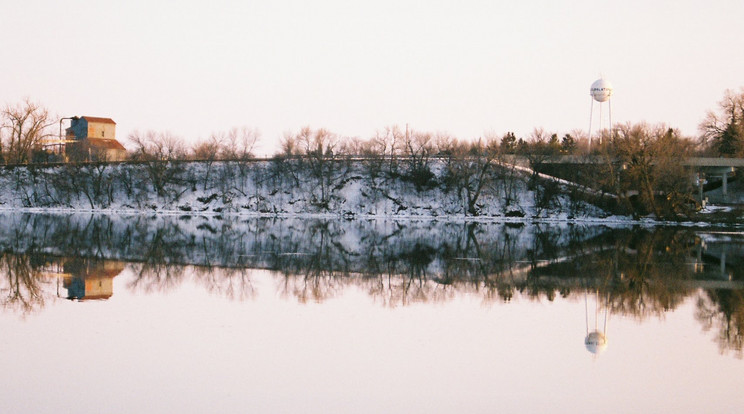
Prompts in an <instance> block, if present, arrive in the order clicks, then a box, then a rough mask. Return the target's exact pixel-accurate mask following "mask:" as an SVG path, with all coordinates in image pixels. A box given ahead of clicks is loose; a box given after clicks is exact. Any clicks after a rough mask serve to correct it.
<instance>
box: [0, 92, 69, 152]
mask: <svg viewBox="0 0 744 414" xmlns="http://www.w3.org/2000/svg"><path fill="white" fill-rule="evenodd" d="M0 116H2V129H3V131H4V134H3V136H2V138H3V139H2V140H0V141H5V142H4V144H0V149H4V150H5V154H4V155H5V160H6V162H7V163H10V164H16V163H27V162H30V161H31V159H32V152H33V151H34V150H40V149H41V143H42V140H44V139H45V138H48V137H50V136H52V133H51V132H50V127H51V126H52V125H54V124H55V123H56V120H52V116H51V115H50V114H49V111H48V110H47V109H46V108H44V107H43V106H41V105H40V104H38V103H35V102H32V101H31V100H29V99H26V100H24V101H23V102H21V103H19V104H16V105H15V106H11V105H6V106H5V108H3V110H2V113H1V114H0Z"/></svg>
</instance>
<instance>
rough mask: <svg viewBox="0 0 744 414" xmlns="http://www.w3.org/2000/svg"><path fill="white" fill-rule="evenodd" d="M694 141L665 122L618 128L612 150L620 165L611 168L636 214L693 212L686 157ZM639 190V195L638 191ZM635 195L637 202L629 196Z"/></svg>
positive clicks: (610, 178) (621, 194)
mask: <svg viewBox="0 0 744 414" xmlns="http://www.w3.org/2000/svg"><path fill="white" fill-rule="evenodd" d="M690 148H691V143H690V141H689V140H686V139H684V138H682V137H680V135H679V132H678V131H676V130H674V129H672V128H667V127H665V126H663V125H658V126H655V127H649V126H647V125H645V124H637V125H625V126H621V127H619V128H617V134H616V135H615V136H614V137H613V140H612V142H611V144H610V151H611V153H612V154H613V155H614V156H612V157H608V158H616V159H617V160H618V161H619V164H620V167H616V168H611V169H610V170H609V171H610V174H612V175H613V176H612V177H607V178H608V179H609V180H611V181H613V182H614V184H615V186H616V187H617V188H618V189H619V194H618V196H619V197H620V198H621V200H625V202H626V205H627V207H628V208H630V209H631V211H633V212H634V214H645V213H647V212H651V213H654V214H655V215H656V216H657V217H674V216H676V215H677V214H687V213H689V212H690V205H689V202H690V200H692V193H693V188H692V182H691V180H690V178H689V177H690V175H691V174H690V172H689V171H688V170H687V168H686V167H684V166H683V163H682V161H683V160H684V159H685V158H687V157H689V154H690ZM636 194H637V197H635V195H636ZM630 195H633V196H634V198H636V199H637V202H635V203H633V202H632V200H631V199H630V198H628V196H630Z"/></svg>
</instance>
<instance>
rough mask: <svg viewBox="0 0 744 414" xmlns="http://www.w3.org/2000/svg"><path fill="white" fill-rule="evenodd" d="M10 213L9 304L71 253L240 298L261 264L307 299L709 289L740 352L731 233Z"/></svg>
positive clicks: (147, 288) (38, 287)
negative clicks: (720, 237) (348, 293)
mask: <svg viewBox="0 0 744 414" xmlns="http://www.w3.org/2000/svg"><path fill="white" fill-rule="evenodd" d="M7 222H8V223H11V225H10V226H9V227H8V228H7V229H0V248H2V249H3V251H4V252H5V253H3V255H2V256H1V260H0V265H1V266H2V272H3V277H2V285H0V289H2V291H3V293H4V296H3V306H4V307H6V308H9V309H13V310H15V311H20V312H21V313H27V312H30V311H32V310H33V309H35V308H40V307H42V306H44V303H45V298H47V297H48V296H49V294H47V293H45V292H46V291H48V290H49V289H51V290H54V286H55V283H54V278H49V275H48V273H49V272H48V268H50V267H52V266H53V265H54V264H55V263H56V265H58V266H59V265H60V263H62V262H65V263H68V266H67V270H68V271H72V269H73V268H74V266H71V264H72V263H74V260H72V259H70V258H86V259H84V260H87V261H88V262H86V263H88V264H90V263H98V262H101V263H102V262H105V259H106V258H107V257H111V258H118V259H119V260H124V261H126V262H127V263H128V265H127V266H129V268H130V271H131V273H132V275H133V276H132V277H131V279H129V280H128V285H127V287H128V288H129V289H131V290H134V291H144V292H151V291H158V292H168V291H171V290H172V289H174V288H176V287H178V286H180V285H181V284H183V283H184V282H185V280H186V279H187V277H186V275H193V281H194V282H195V283H196V284H197V285H201V286H203V287H204V288H205V289H206V290H207V291H209V292H210V293H213V294H216V295H219V296H223V297H226V298H230V299H234V300H250V299H252V298H254V297H255V295H256V287H255V286H254V282H253V280H252V279H251V269H266V270H271V271H275V272H277V275H278V277H277V279H276V280H277V286H276V289H277V291H278V293H279V294H280V295H281V296H282V297H285V298H295V299H296V300H298V301H299V302H302V303H306V302H323V301H325V300H328V299H330V298H334V297H337V296H339V295H340V294H342V292H343V291H344V290H345V289H347V288H349V287H356V288H359V289H361V290H363V291H365V292H367V293H368V294H369V295H370V296H371V297H372V298H373V299H374V300H375V301H376V302H378V303H380V304H382V305H383V306H388V307H395V306H405V305H409V304H412V303H427V302H440V301H448V300H451V299H452V298H454V297H455V296H456V295H460V294H467V295H478V296H480V297H482V298H483V301H484V302H494V301H501V302H509V301H510V300H511V299H512V298H513V297H514V295H515V294H517V293H518V294H520V296H521V297H526V298H531V299H533V300H544V299H547V300H549V301H550V300H554V299H555V298H556V297H557V296H561V297H572V296H573V297H583V295H584V294H586V292H589V293H595V292H596V295H597V296H598V297H601V298H607V299H606V305H607V309H608V310H609V312H610V313H612V314H621V315H627V316H632V317H634V318H637V319H646V318H649V317H660V316H663V315H664V314H665V313H666V312H668V311H671V310H674V309H676V308H677V307H679V306H680V304H682V303H683V302H684V301H685V300H686V299H688V298H691V297H695V295H698V296H699V298H698V300H697V302H696V303H697V309H698V310H697V318H698V320H699V321H700V322H701V323H702V325H703V327H704V328H705V329H706V330H715V331H717V332H718V336H717V338H718V342H719V344H720V345H721V348H722V349H726V350H733V351H735V352H737V353H738V355H740V356H741V353H742V324H743V323H744V317H742V314H743V313H744V301H743V300H742V295H743V293H742V292H743V291H742V289H743V288H744V280H743V279H744V275H743V274H742V271H741V270H740V269H739V267H740V266H738V265H739V264H740V262H741V259H742V257H741V256H742V255H743V254H742V249H741V248H740V246H741V244H739V245H736V246H739V247H735V248H728V249H724V247H722V246H729V245H730V244H731V243H732V242H731V240H725V241H723V242H719V241H717V239H714V238H713V239H712V238H710V237H709V235H706V234H704V233H699V232H696V231H693V230H689V229H677V228H668V227H659V228H652V229H643V228H641V229H620V230H611V229H608V228H605V227H601V226H580V225H568V226H555V225H547V224H527V223H509V224H504V223H473V222H459V223H458V222H443V223H438V222H435V221H421V222H417V221H386V220H355V221H340V220H320V219H307V220H291V219H289V220H281V219H245V218H220V217H190V218H188V219H185V218H183V217H168V216H153V217H146V216H133V217H130V218H122V217H119V218H116V219H114V218H112V217H108V216H72V217H58V216H52V215H19V216H16V217H13V218H12V219H10V220H8V221H7ZM740 242H741V240H739V241H737V243H740ZM715 243H719V244H718V245H716V244H715ZM721 243H728V244H725V245H724V244H721ZM721 252H724V253H721ZM53 258H57V259H53ZM55 260H56V262H55ZM78 260H79V259H78ZM96 261H98V262H96ZM97 266H103V267H101V268H102V269H105V268H106V266H105V264H100V263H99V264H98V265H97ZM45 269H46V270H45ZM45 274H46V276H44V275H45ZM86 277H87V278H89V279H90V277H91V276H90V274H88V275H87V276H86ZM189 280H190V281H191V279H189ZM101 286H102V285H101ZM103 293H105V292H103ZM51 296H54V294H51ZM104 296H105V295H104ZM603 301H604V299H603Z"/></svg>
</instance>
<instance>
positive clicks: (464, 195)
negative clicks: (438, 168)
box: [445, 140, 499, 216]
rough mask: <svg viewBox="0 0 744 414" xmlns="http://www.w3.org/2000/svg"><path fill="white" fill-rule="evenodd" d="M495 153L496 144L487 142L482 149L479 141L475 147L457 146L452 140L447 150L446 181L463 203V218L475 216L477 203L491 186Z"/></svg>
mask: <svg viewBox="0 0 744 414" xmlns="http://www.w3.org/2000/svg"><path fill="white" fill-rule="evenodd" d="M498 149H499V146H498V144H497V142H496V141H495V140H490V141H487V142H486V144H485V145H484V144H483V143H482V142H481V141H480V140H479V141H478V142H476V143H457V142H456V140H454V141H452V145H450V146H449V147H448V148H447V150H446V151H447V153H449V154H450V157H448V159H447V172H446V179H445V181H446V182H447V183H448V184H451V185H454V186H455V189H456V191H457V193H458V195H459V196H460V198H461V199H462V200H463V201H464V211H465V214H466V215H471V216H477V215H478V211H479V208H478V199H479V198H480V196H481V194H482V192H483V189H484V188H486V186H487V185H489V184H490V183H491V180H492V178H493V175H492V169H493V165H494V163H495V160H496V157H497V155H498V153H499V151H498Z"/></svg>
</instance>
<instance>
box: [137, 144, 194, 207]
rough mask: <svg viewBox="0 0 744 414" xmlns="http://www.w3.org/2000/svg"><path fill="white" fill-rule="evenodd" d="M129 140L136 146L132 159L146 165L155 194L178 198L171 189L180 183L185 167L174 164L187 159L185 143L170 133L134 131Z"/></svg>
mask: <svg viewBox="0 0 744 414" xmlns="http://www.w3.org/2000/svg"><path fill="white" fill-rule="evenodd" d="M129 140H130V141H131V142H132V143H133V144H134V145H135V151H134V154H133V156H132V158H133V159H134V160H136V161H143V162H144V163H145V166H146V170H147V174H148V178H149V180H150V184H152V187H153V189H154V190H155V192H156V193H157V194H158V195H159V196H161V197H165V196H174V197H175V198H177V196H178V194H171V191H169V188H170V187H171V186H172V185H173V184H178V183H180V182H181V181H182V178H183V177H182V174H183V166H181V165H180V164H178V163H175V162H174V161H179V160H183V159H184V158H185V157H186V148H185V146H184V144H183V141H181V139H180V138H178V137H176V136H174V135H171V134H170V133H168V132H154V131H148V132H146V133H144V134H142V133H140V132H138V131H134V132H132V133H131V134H129ZM194 185H195V184H194Z"/></svg>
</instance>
